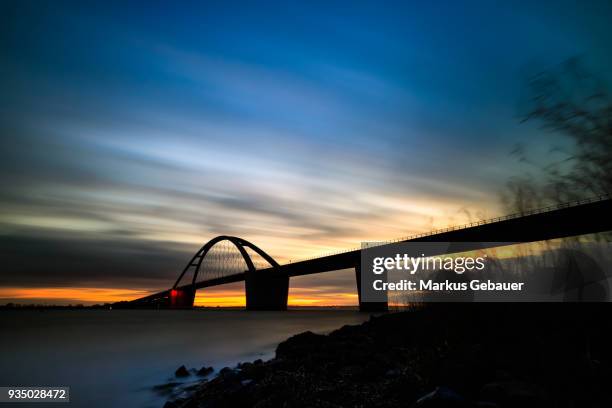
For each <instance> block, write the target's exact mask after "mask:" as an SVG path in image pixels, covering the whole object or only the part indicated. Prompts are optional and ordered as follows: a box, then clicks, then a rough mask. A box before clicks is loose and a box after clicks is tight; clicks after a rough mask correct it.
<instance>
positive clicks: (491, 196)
mask: <svg viewBox="0 0 612 408" xmlns="http://www.w3.org/2000/svg"><path fill="white" fill-rule="evenodd" d="M2 9H3V11H2V13H1V15H2V17H0V19H1V24H0V27H1V28H0V35H1V37H0V40H1V42H0V46H1V47H2V64H0V85H1V88H2V90H3V91H2V95H1V96H0V101H1V104H0V120H1V122H0V132H1V133H0V146H2V155H3V159H2V162H1V163H0V173H1V175H0V178H1V180H2V184H3V189H2V192H1V193H0V211H1V212H0V234H1V235H0V239H2V241H3V246H4V247H5V248H7V253H8V254H9V258H10V261H9V262H8V263H9V264H10V265H11V269H12V270H11V271H10V272H11V273H10V274H3V275H5V276H2V277H1V280H0V285H2V286H5V287H31V286H37V285H38V286H45V287H46V286H75V287H76V286H92V285H97V286H109V287H120V288H122V287H133V288H139V289H151V288H157V287H162V286H163V285H164V284H165V282H168V281H172V280H173V277H174V276H175V274H176V271H178V270H179V269H180V267H181V266H182V264H183V263H184V262H186V261H187V257H188V254H189V253H191V252H195V250H196V249H197V247H198V245H199V244H201V243H203V242H205V241H207V240H208V239H210V238H212V237H214V236H216V235H219V234H233V235H238V236H242V237H244V238H246V239H249V240H250V241H252V242H254V243H256V244H258V245H259V246H260V247H262V248H263V249H265V250H266V251H267V252H268V253H270V254H272V255H273V256H275V257H276V258H278V259H279V261H287V260H289V259H295V258H300V257H304V256H310V255H314V254H317V253H319V252H325V251H327V250H333V249H340V248H346V247H351V246H357V245H358V244H359V242H360V241H362V240H378V239H388V238H393V237H396V236H402V235H407V234H410V233H413V232H420V231H425V230H428V229H431V228H433V227H443V226H446V225H448V224H456V223H461V222H466V221H468V220H469V219H470V218H474V217H491V216H495V215H498V214H499V213H500V212H502V211H503V210H502V208H501V207H500V204H499V198H498V197H499V191H500V190H501V189H502V188H503V185H504V183H505V182H506V181H507V180H508V178H509V177H510V176H512V175H515V174H517V173H518V172H520V171H521V169H519V168H518V165H517V164H516V163H515V159H513V158H512V157H511V156H510V155H509V152H510V151H511V150H512V148H513V146H514V145H515V144H516V143H517V142H523V143H527V144H528V146H529V148H530V149H531V151H533V152H535V154H536V155H537V154H540V153H541V152H545V151H546V146H548V145H549V142H550V138H551V137H553V136H551V135H544V134H543V132H542V131H541V130H539V129H538V127H537V124H535V123H534V124H530V123H527V124H521V123H519V122H520V121H519V119H520V111H521V104H520V101H521V100H523V99H524V97H525V95H524V94H525V91H526V90H525V86H524V85H525V80H526V78H527V77H528V76H529V75H533V74H535V73H537V72H539V71H542V70H544V69H548V68H550V67H553V66H555V65H556V64H558V63H560V62H562V61H563V60H565V59H566V58H569V57H572V56H576V55H581V56H583V57H584V59H585V61H587V64H588V65H589V67H590V68H591V69H592V70H593V71H594V72H595V73H597V74H598V75H601V76H603V77H604V78H607V76H608V75H609V73H610V72H611V70H610V67H611V65H610V62H611V61H610V57H609V56H610V55H612V53H611V51H612V49H611V48H612V46H611V45H610V42H609V38H612V33H611V31H612V29H611V28H610V24H609V21H610V17H611V16H612V6H611V5H610V4H609V3H608V4H606V2H581V3H578V2H536V3H535V4H533V2H529V3H528V2H504V3H503V4H502V3H501V2H489V1H476V2H471V1H468V2H457V1H448V2H437V1H434V2H397V3H394V2H388V3H381V2H301V3H298V2H291V3H289V2H278V3H274V2H270V3H268V2H245V3H239V2H217V3H215V2H194V3H192V4H189V3H181V4H170V3H168V2H159V3H155V2H147V3H146V6H144V5H143V4H142V3H140V2H131V3H119V2H117V3H112V2H87V3H86V2H29V3H28V2H14V3H12V2H4V3H3V5H2ZM542 160H546V157H544V156H542ZM33 251H34V252H36V253H38V254H39V256H37V257H35V259H28V260H27V261H24V256H25V255H26V254H28V253H32V252H33ZM92 258H93V259H99V260H100V262H99V263H98V264H101V265H103V266H93V267H92V266H91V264H90V263H88V262H87V259H92ZM58 259H60V260H58ZM50 260H52V262H50ZM84 265H87V266H84ZM308 285H309V283H308V282H306V283H305V286H308ZM333 286H334V285H330V287H333ZM330 290H332V289H330ZM0 297H2V296H1V294H0Z"/></svg>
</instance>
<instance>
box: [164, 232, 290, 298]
mask: <svg viewBox="0 0 612 408" xmlns="http://www.w3.org/2000/svg"><path fill="white" fill-rule="evenodd" d="M222 241H228V242H230V243H232V244H233V245H234V246H235V247H236V249H237V250H238V252H239V253H240V255H241V256H242V259H243V260H244V262H245V264H246V265H247V271H248V272H251V273H252V272H255V271H256V268H255V264H254V263H253V260H252V259H251V257H250V256H249V254H248V252H247V250H246V249H245V248H250V249H252V250H253V251H255V253H256V254H258V255H259V256H261V257H262V258H263V259H264V260H266V262H268V263H269V264H270V266H272V267H278V266H279V264H278V262H276V261H275V260H274V258H272V257H271V256H270V255H268V254H267V253H266V252H265V251H264V250H262V249H261V248H259V247H258V246H257V245H255V244H253V243H251V242H249V241H247V240H246V239H242V238H239V237H234V236H230V235H219V236H218V237H215V238H213V239H211V240H210V241H208V242H207V243H206V244H204V245H203V246H202V247H201V248H200V249H199V250H198V252H196V254H195V255H194V256H193V257H192V258H191V260H190V261H189V263H187V265H186V266H185V268H184V269H183V271H182V272H181V274H180V275H179V277H178V279H177V280H176V282H175V283H174V285H173V286H172V289H176V288H177V287H178V286H179V283H180V282H181V280H182V279H183V276H185V274H186V273H187V271H189V269H191V268H194V270H193V278H192V280H191V284H192V285H195V283H196V281H197V278H198V275H199V274H200V270H201V268H202V262H203V261H204V258H206V255H208V253H209V252H210V250H211V249H212V248H213V247H214V246H215V245H216V244H218V243H220V242H222Z"/></svg>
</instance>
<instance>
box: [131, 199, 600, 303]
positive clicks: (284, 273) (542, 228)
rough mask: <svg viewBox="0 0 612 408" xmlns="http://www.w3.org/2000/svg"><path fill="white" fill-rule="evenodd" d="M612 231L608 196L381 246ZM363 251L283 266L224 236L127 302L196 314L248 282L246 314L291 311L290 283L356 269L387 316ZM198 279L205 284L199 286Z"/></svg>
mask: <svg viewBox="0 0 612 408" xmlns="http://www.w3.org/2000/svg"><path fill="white" fill-rule="evenodd" d="M610 230H612V199H611V198H610V196H609V195H603V196H599V197H595V198H590V199H586V200H580V201H574V202H570V203H564V204H559V205H556V206H550V207H546V208H539V209H536V210H531V211H525V212H522V213H519V214H511V215H507V216H504V217H497V218H493V219H490V220H486V221H478V222H473V223H470V224H466V225H462V226H458V227H449V228H444V229H439V230H434V231H431V232H429V233H424V234H416V235H412V236H409V237H404V238H399V239H395V240H392V241H387V242H384V243H379V244H378V245H392V244H395V243H398V242H461V243H462V246H461V248H462V251H469V250H473V249H480V248H484V247H496V246H500V245H505V244H504V243H527V242H536V241H545V240H549V239H555V238H564V237H571V236H578V235H584V234H591V233H598V232H605V231H610ZM362 250H363V249H362V248H357V249H352V250H347V251H343V252H338V253H333V254H327V255H324V256H320V257H316V258H311V259H306V260H302V261H298V262H291V263H287V264H283V265H280V264H278V263H277V262H276V261H275V260H274V259H273V258H272V257H271V256H270V255H268V254H267V253H265V252H264V251H263V250H262V249H260V248H259V247H257V246H256V245H254V244H252V243H250V242H249V241H247V240H245V239H242V238H238V237H233V236H225V235H222V236H218V237H216V238H214V239H212V240H210V241H208V242H207V243H206V244H204V246H202V248H200V250H199V251H198V252H196V254H195V255H194V256H193V257H192V258H191V260H190V261H189V262H188V263H187V265H186V266H185V268H184V269H183V271H182V272H181V273H180V275H179V277H178V279H177V280H176V282H175V283H174V285H173V286H172V287H171V288H170V289H168V290H164V291H162V292H159V293H155V294H152V295H149V296H145V297H142V298H139V299H136V300H133V301H131V302H128V305H129V307H153V308H158V307H159V308H171V309H184V308H191V307H193V304H194V299H195V294H196V291H197V290H198V289H203V288H208V287H213V286H218V285H224V284H228V283H233V282H242V281H244V282H245V291H246V308H247V310H286V309H287V298H288V294H289V279H290V278H292V277H296V276H304V275H311V274H316V273H324V272H331V271H337V270H342V269H354V270H355V278H356V290H357V293H358V297H359V309H360V310H362V311H383V310H386V309H387V302H362V301H361V273H360V261H361V251H362ZM430 255H433V254H430ZM437 255H441V254H437ZM190 273H191V282H189V283H186V284H182V285H181V282H182V280H183V279H184V278H185V277H188V276H189V274H190ZM198 277H202V279H200V280H198Z"/></svg>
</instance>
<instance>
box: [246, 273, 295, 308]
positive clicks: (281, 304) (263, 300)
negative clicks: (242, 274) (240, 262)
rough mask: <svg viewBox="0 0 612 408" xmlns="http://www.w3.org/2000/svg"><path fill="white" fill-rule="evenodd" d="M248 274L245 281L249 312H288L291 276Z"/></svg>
mask: <svg viewBox="0 0 612 408" xmlns="http://www.w3.org/2000/svg"><path fill="white" fill-rule="evenodd" d="M265 275H266V274H262V273H258V272H257V271H253V272H247V275H246V278H245V280H244V286H245V289H246V308H247V310H287V297H288V296H289V276H265Z"/></svg>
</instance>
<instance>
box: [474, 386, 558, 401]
mask: <svg viewBox="0 0 612 408" xmlns="http://www.w3.org/2000/svg"><path fill="white" fill-rule="evenodd" d="M480 400H481V401H489V402H495V403H497V404H499V405H501V406H504V407H506V406H510V407H513V406H521V407H539V406H543V405H546V402H547V398H546V394H545V392H544V391H543V390H542V389H541V388H540V387H538V386H537V385H535V384H529V383H526V382H522V381H498V382H494V383H489V384H486V385H485V386H484V387H483V388H482V390H481V391H480Z"/></svg>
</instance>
